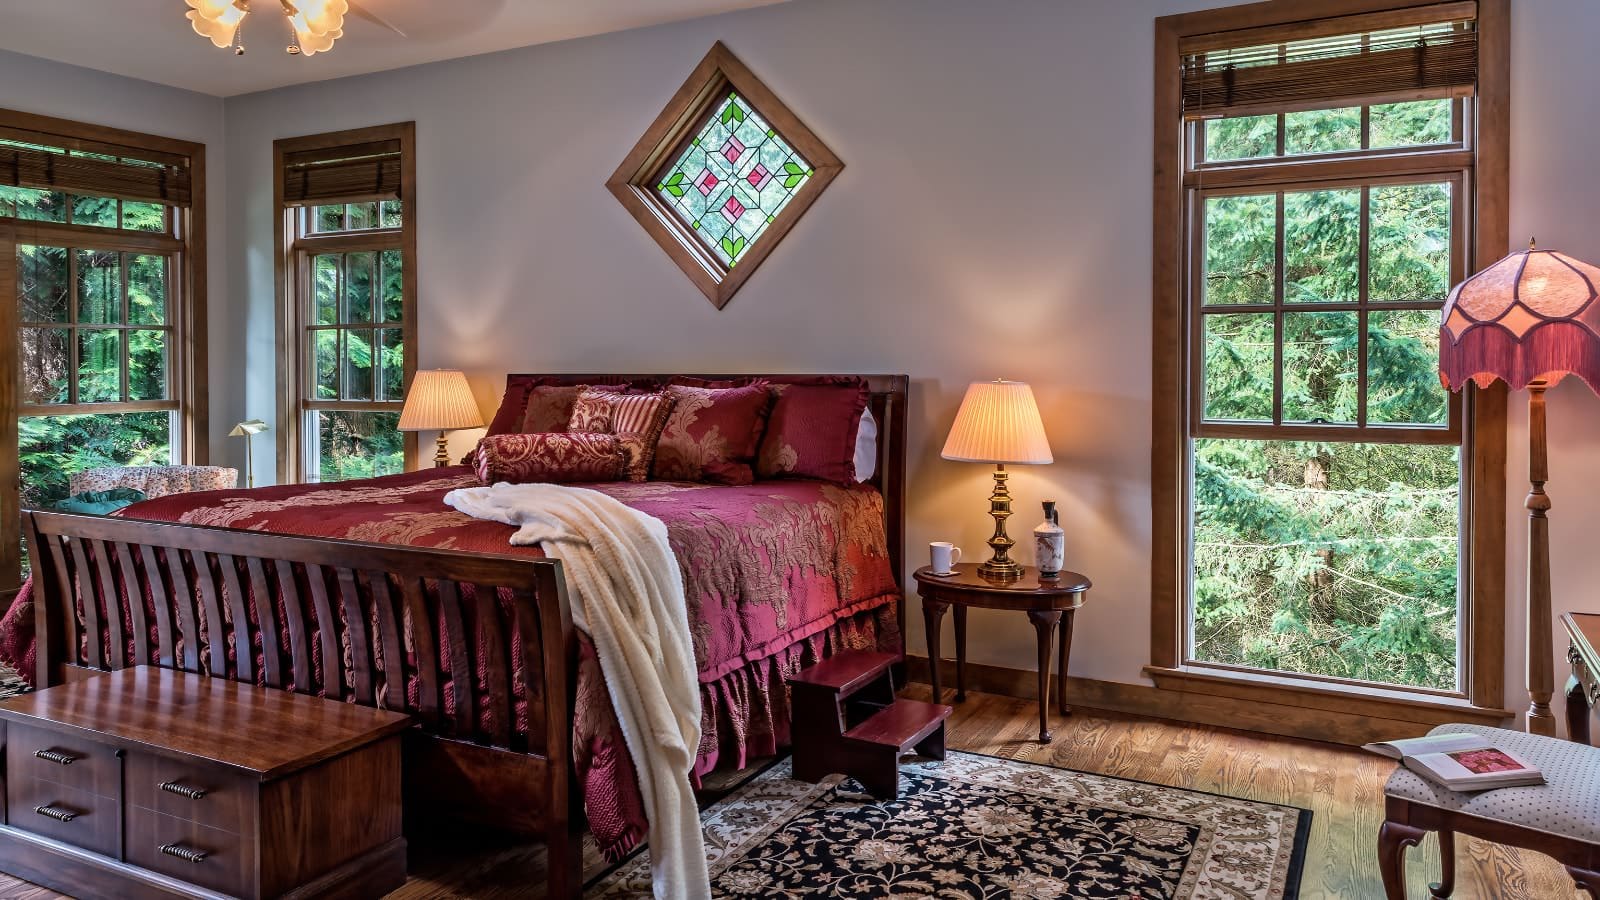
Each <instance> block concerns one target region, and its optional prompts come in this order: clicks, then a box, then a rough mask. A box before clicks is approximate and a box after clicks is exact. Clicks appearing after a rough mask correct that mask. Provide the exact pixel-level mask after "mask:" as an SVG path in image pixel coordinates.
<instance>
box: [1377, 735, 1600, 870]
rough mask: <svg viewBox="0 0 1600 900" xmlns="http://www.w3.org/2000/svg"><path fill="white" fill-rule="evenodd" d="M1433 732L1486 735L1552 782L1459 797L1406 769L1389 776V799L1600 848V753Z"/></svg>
mask: <svg viewBox="0 0 1600 900" xmlns="http://www.w3.org/2000/svg"><path fill="white" fill-rule="evenodd" d="M1428 733H1429V734H1481V735H1483V736H1484V737H1486V738H1488V739H1489V740H1490V741H1493V742H1494V745H1495V746H1497V747H1500V748H1502V749H1505V750H1509V751H1511V752H1512V753H1515V754H1517V755H1518V756H1520V757H1522V758H1523V759H1526V760H1527V761H1528V762H1530V763H1532V764H1534V765H1535V766H1538V767H1539V770H1540V771H1542V772H1544V777H1545V782H1546V783H1545V784H1538V785H1532V786H1530V787H1514V788H1500V789H1498V790H1493V791H1479V792H1477V793H1470V794H1468V793H1459V792H1457V791H1452V790H1450V789H1448V788H1445V787H1443V786H1441V785H1437V784H1434V783H1433V782H1431V781H1429V780H1427V779H1426V778H1423V777H1422V776H1420V775H1418V774H1416V773H1415V772H1412V771H1411V770H1410V769H1407V768H1406V767H1404V766H1401V767H1399V768H1397V769H1395V772H1394V774H1393V775H1390V776H1389V783H1388V785H1387V786H1385V787H1384V789H1383V792H1384V794H1386V795H1388V796H1390V797H1398V798H1400V799H1402V800H1410V801H1411V802H1413V803H1420V804H1422V805H1423V806H1433V807H1437V808H1439V809H1448V810H1452V811H1454V812H1459V813H1463V814H1465V815H1469V816H1476V817H1478V818H1480V819H1489V820H1491V821H1496V822H1507V823H1509V824H1512V825H1517V826H1520V827H1522V828H1528V829H1532V830H1535V831H1543V832H1546V833H1547V834H1553V835H1559V836H1561V837H1565V838H1571V839H1573V840H1579V841H1586V842H1588V843H1592V844H1600V748H1597V747H1588V746H1585V745H1583V744H1577V743H1573V742H1572V741H1563V740H1561V739H1559V738H1552V737H1544V736H1543V735H1537V734H1525V733H1523V732H1521V731H1507V730H1506V729H1504V728H1490V727H1488V726H1486V725H1440V726H1439V727H1437V728H1435V729H1433V730H1432V731H1430V732H1428Z"/></svg>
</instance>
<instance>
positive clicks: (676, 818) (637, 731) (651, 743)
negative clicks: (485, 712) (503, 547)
mask: <svg viewBox="0 0 1600 900" xmlns="http://www.w3.org/2000/svg"><path fill="white" fill-rule="evenodd" d="M444 502H445V503H446V504H448V505H449V506H452V507H454V508H455V509H457V510H459V511H461V512H463V513H466V514H467V515H469V516H472V517H473V518H475V519H487V520H489V521H491V522H503V523H505V524H507V525H515V526H518V530H517V533H516V534H514V535H512V536H511V543H512V544H515V545H518V546H526V545H531V544H543V545H544V552H545V554H546V555H548V556H550V557H552V558H555V559H559V560H561V564H562V567H563V569H564V570H565V572H566V578H567V586H568V588H569V594H570V598H571V602H572V621H573V624H574V625H576V626H578V627H579V628H581V629H583V630H584V631H585V632H587V633H588V635H589V637H590V638H591V639H592V640H593V641H594V648H595V653H596V655H597V656H598V657H599V659H600V670H601V671H602V672H603V673H604V674H605V678H606V688H607V690H608V691H609V692H610V694H611V702H612V705H613V706H615V707H616V710H617V720H618V721H619V722H620V723H621V726H622V736H623V738H624V740H626V741H627V744H628V750H629V752H630V753H632V755H633V764H634V768H635V769H636V770H637V771H638V773H639V788H640V791H641V792H642V793H643V794H644V808H645V814H646V815H647V816H648V817H649V820H650V872H651V880H652V881H653V882H654V888H655V895H656V896H657V897H661V898H685V900H688V898H702V897H709V896H710V878H709V876H708V874H707V871H706V854H705V843H704V840H703V838H702V836H701V833H700V816H699V812H698V810H697V809H696V808H695V802H694V791H693V789H692V788H690V786H689V772H690V770H691V769H692V768H693V766H694V756H695V749H696V748H697V747H699V746H700V682H699V677H698V673H697V671H696V669H695V660H694V645H693V643H692V641H691V638H690V637H689V615H688V606H687V601H686V600H685V599H684V594H683V576H682V574H681V573H680V572H679V569H678V561H677V557H676V556H674V555H673V552H672V547H671V546H670V545H669V544H668V543H667V526H666V525H664V524H663V523H662V522H661V520H660V519H657V518H655V517H654V516H650V515H646V514H645V513H642V512H640V511H638V510H636V509H634V508H632V507H630V506H627V505H626V504H624V503H622V502H621V501H619V500H617V499H615V498H613V497H609V496H607V495H605V494H602V493H600V492H598V491H590V490H584V489H582V488H572V487H563V486H560V485H554V484H497V485H495V486H494V487H490V488H464V489H462V490H456V491H451V492H450V493H448V494H446V495H445V498H444Z"/></svg>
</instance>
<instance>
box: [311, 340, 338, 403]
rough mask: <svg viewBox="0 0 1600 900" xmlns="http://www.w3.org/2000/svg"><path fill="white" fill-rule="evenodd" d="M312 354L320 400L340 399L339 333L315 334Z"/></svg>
mask: <svg viewBox="0 0 1600 900" xmlns="http://www.w3.org/2000/svg"><path fill="white" fill-rule="evenodd" d="M313 334H314V335H315V337H314V338H313V339H312V344H313V349H312V354H313V357H314V360H315V365H316V369H317V393H316V398H317V399H318V400H337V399H339V332H337V331H332V330H323V331H316V332H313Z"/></svg>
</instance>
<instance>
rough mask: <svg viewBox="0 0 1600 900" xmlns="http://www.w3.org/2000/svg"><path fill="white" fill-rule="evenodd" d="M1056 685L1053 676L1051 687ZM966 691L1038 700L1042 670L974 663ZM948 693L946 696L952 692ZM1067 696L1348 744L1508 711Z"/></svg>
mask: <svg viewBox="0 0 1600 900" xmlns="http://www.w3.org/2000/svg"><path fill="white" fill-rule="evenodd" d="M906 668H907V675H908V677H909V679H910V680H911V681H915V682H919V683H923V684H926V683H928V659H927V657H925V656H908V657H907V658H906ZM939 676H940V680H941V682H942V685H943V686H944V688H945V689H946V691H947V692H948V691H949V689H950V688H952V687H953V686H954V685H955V683H956V682H955V663H954V662H953V661H951V660H944V662H943V665H942V666H941V667H940V669H939ZM1055 684H1056V682H1055V681H1054V679H1053V677H1052V681H1051V688H1052V689H1054V687H1055ZM967 689H968V690H969V691H980V692H983V693H989V694H1001V695H1004V696H1007V697H1016V698H1018V699H1022V700H1037V699H1039V674H1038V672H1035V671H1031V670H1025V669H1011V668H1006V667H1003V666H988V665H982V664H979V663H970V662H969V663H967ZM1286 696H1292V695H1286ZM946 699H947V701H948V695H947V697H946ZM1067 702H1068V703H1069V704H1070V705H1072V706H1082V707H1087V708H1091V709H1100V710H1109V711H1112V712H1119V713H1127V714H1131V715H1138V716H1147V717H1150V718H1155V719H1168V720H1171V721H1175V722H1188V723H1192V724H1197V725H1214V726H1220V727H1224V728H1235V729H1240V730H1243V731H1255V732H1260V733H1263V734H1275V735H1282V736H1284V737H1296V738H1305V739H1308V740H1314V741H1326V742H1329V743H1335V744H1348V745H1350V746H1360V745H1362V744H1366V743H1370V742H1372V741H1385V740H1393V739H1396V738H1403V737H1417V736H1419V735H1423V734H1427V733H1428V731H1429V730H1430V729H1432V728H1433V727H1434V726H1435V725H1442V724H1445V723H1447V722H1475V721H1479V720H1480V719H1482V720H1485V721H1484V722H1483V724H1494V725H1498V724H1502V722H1501V720H1499V718H1498V717H1497V716H1496V717H1492V718H1491V716H1490V715H1489V714H1490V713H1499V712H1503V710H1493V711H1483V712H1480V713H1473V712H1471V711H1470V710H1439V709H1429V708H1422V707H1415V708H1409V709H1403V708H1400V707H1395V706H1392V705H1390V706H1386V707H1383V709H1384V711H1385V712H1390V711H1394V712H1396V713H1401V712H1403V713H1404V716H1403V717H1398V718H1397V717H1395V715H1373V714H1370V713H1363V712H1355V711H1350V710H1336V709H1322V708H1315V707H1309V706H1303V705H1297V704H1293V703H1280V702H1273V701H1271V700H1268V699H1265V698H1262V697H1260V696H1254V697H1252V698H1251V699H1245V698H1242V697H1233V696H1227V695H1225V694H1221V693H1217V692H1212V691H1206V692H1199V691H1190V690H1184V689H1183V688H1182V687H1181V686H1176V687H1157V686H1155V685H1149V684H1128V683H1125V682H1120V681H1101V680H1099V679H1095V678H1080V677H1077V676H1070V677H1068V679H1067ZM1052 705H1053V704H1052Z"/></svg>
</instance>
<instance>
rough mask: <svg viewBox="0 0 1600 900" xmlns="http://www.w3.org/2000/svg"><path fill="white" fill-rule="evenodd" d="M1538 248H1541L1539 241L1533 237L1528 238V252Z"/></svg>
mask: <svg viewBox="0 0 1600 900" xmlns="http://www.w3.org/2000/svg"><path fill="white" fill-rule="evenodd" d="M1537 249H1539V242H1538V241H1536V240H1534V239H1533V238H1531V237H1530V238H1528V252H1529V253H1532V252H1533V251H1535V250H1537Z"/></svg>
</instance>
